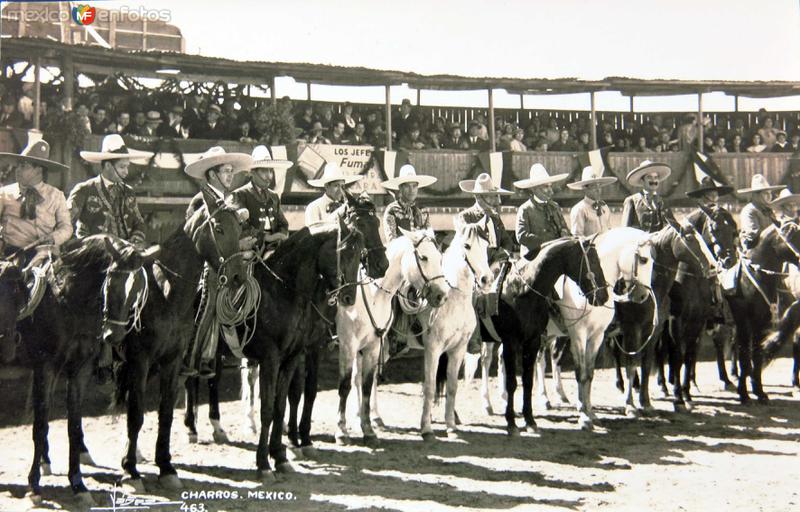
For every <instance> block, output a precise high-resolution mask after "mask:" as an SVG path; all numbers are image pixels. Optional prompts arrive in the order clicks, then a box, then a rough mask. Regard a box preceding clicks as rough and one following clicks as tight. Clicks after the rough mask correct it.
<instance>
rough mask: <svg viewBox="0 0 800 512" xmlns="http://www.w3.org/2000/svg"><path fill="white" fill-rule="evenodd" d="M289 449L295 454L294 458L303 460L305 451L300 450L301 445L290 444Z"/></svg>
mask: <svg viewBox="0 0 800 512" xmlns="http://www.w3.org/2000/svg"><path fill="white" fill-rule="evenodd" d="M289 451H290V452H292V455H293V456H294V460H302V459H303V451H302V450H300V447H299V446H294V445H290V446H289Z"/></svg>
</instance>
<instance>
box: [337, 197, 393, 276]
mask: <svg viewBox="0 0 800 512" xmlns="http://www.w3.org/2000/svg"><path fill="white" fill-rule="evenodd" d="M344 195H345V198H346V199H347V209H346V211H345V221H346V223H347V226H348V229H350V230H355V231H357V232H358V233H359V234H360V236H361V237H362V238H363V242H364V245H363V255H362V258H361V259H362V261H361V263H362V264H363V265H364V268H366V269H367V275H368V276H369V277H371V278H373V279H380V278H381V277H383V275H384V274H385V273H386V269H388V268H389V260H387V259H386V248H385V247H384V246H383V242H382V241H381V233H380V221H379V220H378V216H377V215H376V214H375V203H373V202H372V199H370V197H369V194H367V193H363V194H361V195H359V196H357V197H356V196H353V195H352V194H350V193H349V192H347V191H346V190H345V192H344Z"/></svg>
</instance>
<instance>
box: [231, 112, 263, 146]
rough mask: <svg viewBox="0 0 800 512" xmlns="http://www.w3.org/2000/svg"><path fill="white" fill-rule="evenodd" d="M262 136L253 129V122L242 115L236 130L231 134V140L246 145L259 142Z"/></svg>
mask: <svg viewBox="0 0 800 512" xmlns="http://www.w3.org/2000/svg"><path fill="white" fill-rule="evenodd" d="M260 138H261V135H260V134H259V133H258V132H257V131H256V129H255V128H254V127H253V122H252V121H251V120H250V118H249V116H244V115H240V116H239V119H238V123H237V126H236V128H234V130H233V131H232V132H231V136H230V139H231V140H238V141H239V142H243V143H245V144H252V143H254V142H257V141H258V140H259V139H260Z"/></svg>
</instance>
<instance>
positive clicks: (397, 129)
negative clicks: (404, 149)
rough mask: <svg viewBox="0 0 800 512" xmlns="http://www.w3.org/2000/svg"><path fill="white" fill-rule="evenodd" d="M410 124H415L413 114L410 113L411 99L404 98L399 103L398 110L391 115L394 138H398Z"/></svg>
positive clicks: (406, 130) (405, 131)
mask: <svg viewBox="0 0 800 512" xmlns="http://www.w3.org/2000/svg"><path fill="white" fill-rule="evenodd" d="M412 124H415V120H414V116H413V115H412V108H411V100H409V99H408V98H405V99H404V100H403V102H402V103H401V104H400V111H399V112H397V113H396V114H395V115H394V116H393V117H392V131H394V138H395V139H397V140H399V139H400V138H401V137H402V136H403V135H405V134H406V133H407V132H408V128H409V127H410V126H411V125H412Z"/></svg>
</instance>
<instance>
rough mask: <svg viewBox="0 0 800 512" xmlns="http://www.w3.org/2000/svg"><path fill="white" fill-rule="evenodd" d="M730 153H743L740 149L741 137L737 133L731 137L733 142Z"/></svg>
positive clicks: (743, 150)
mask: <svg viewBox="0 0 800 512" xmlns="http://www.w3.org/2000/svg"><path fill="white" fill-rule="evenodd" d="M730 152H731V153H744V152H745V148H743V147H742V136H741V135H739V134H738V133H737V134H736V135H734V136H733V140H731V147H730Z"/></svg>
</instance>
